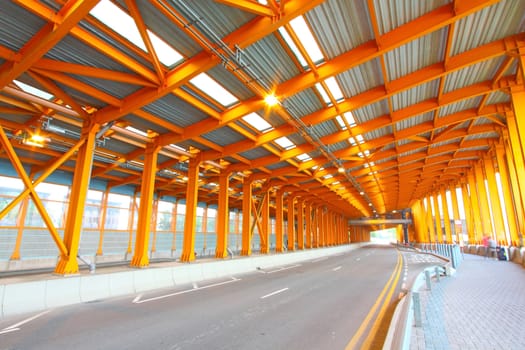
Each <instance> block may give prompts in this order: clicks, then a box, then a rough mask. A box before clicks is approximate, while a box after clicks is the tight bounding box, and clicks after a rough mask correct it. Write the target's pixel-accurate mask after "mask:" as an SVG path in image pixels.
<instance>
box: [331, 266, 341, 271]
mask: <svg viewBox="0 0 525 350" xmlns="http://www.w3.org/2000/svg"><path fill="white" fill-rule="evenodd" d="M338 270H341V266H337V267H334V268H333V269H332V271H338Z"/></svg>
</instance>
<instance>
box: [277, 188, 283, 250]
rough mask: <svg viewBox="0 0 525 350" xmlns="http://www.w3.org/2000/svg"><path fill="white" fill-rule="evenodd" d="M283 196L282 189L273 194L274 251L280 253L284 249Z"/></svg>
mask: <svg viewBox="0 0 525 350" xmlns="http://www.w3.org/2000/svg"><path fill="white" fill-rule="evenodd" d="M283 196H284V191H283V190H281V189H280V190H278V191H277V192H276V194H275V251H276V252H277V253H282V252H283V251H284V244H283V241H284V239H283V226H284V220H283Z"/></svg>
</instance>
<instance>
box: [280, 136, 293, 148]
mask: <svg viewBox="0 0 525 350" xmlns="http://www.w3.org/2000/svg"><path fill="white" fill-rule="evenodd" d="M275 143H276V144H278V145H279V146H281V147H282V148H284V149H285V150H288V149H292V148H294V147H295V145H294V144H293V142H292V141H290V139H289V138H288V137H286V136H283V137H280V138H278V139H276V140H275Z"/></svg>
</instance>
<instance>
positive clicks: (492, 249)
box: [489, 238, 497, 258]
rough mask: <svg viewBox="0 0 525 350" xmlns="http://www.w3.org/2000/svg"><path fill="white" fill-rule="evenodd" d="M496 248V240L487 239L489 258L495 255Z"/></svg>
mask: <svg viewBox="0 0 525 350" xmlns="http://www.w3.org/2000/svg"><path fill="white" fill-rule="evenodd" d="M496 246H497V244H496V240H495V239H493V238H489V255H490V257H491V258H492V257H493V256H494V253H496Z"/></svg>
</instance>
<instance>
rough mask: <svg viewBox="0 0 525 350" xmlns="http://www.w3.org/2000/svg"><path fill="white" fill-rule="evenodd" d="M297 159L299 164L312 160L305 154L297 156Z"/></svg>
mask: <svg viewBox="0 0 525 350" xmlns="http://www.w3.org/2000/svg"><path fill="white" fill-rule="evenodd" d="M297 159H299V160H300V161H301V162H306V161H308V160H310V159H312V157H310V156H309V155H308V154H307V153H303V154H299V155H298V156H297Z"/></svg>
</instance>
